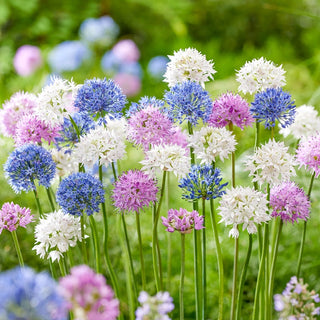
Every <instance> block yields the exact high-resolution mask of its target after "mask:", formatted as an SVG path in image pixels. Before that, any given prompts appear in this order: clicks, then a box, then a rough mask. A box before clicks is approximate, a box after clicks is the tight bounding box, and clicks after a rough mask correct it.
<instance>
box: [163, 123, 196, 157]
mask: <svg viewBox="0 0 320 320" xmlns="http://www.w3.org/2000/svg"><path fill="white" fill-rule="evenodd" d="M168 138H169V139H168V140H167V142H166V143H167V144H176V145H178V146H180V147H182V148H185V150H186V155H187V156H188V155H189V153H190V148H189V142H188V135H187V134H186V133H185V132H184V131H181V128H180V127H178V126H173V127H172V128H171V135H170V136H169V137H168Z"/></svg>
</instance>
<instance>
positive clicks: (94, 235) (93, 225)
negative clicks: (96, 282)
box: [89, 215, 101, 273]
mask: <svg viewBox="0 0 320 320" xmlns="http://www.w3.org/2000/svg"><path fill="white" fill-rule="evenodd" d="M89 220H90V226H91V232H92V238H93V248H94V256H95V260H96V272H97V273H101V260H100V249H99V236H98V231H97V225H96V222H95V220H94V217H93V216H92V215H90V216H89Z"/></svg>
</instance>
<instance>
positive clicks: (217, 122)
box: [208, 92, 254, 130]
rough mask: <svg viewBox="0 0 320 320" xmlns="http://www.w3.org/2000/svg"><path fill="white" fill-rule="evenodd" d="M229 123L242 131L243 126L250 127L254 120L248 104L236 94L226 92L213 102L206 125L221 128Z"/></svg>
mask: <svg viewBox="0 0 320 320" xmlns="http://www.w3.org/2000/svg"><path fill="white" fill-rule="evenodd" d="M230 122H231V123H233V125H235V126H237V127H239V128H241V129H242V130H243V128H244V126H250V125H251V124H252V122H254V119H253V117H252V115H251V114H250V112H249V104H248V102H247V101H246V100H245V99H243V98H242V97H241V96H239V95H238V94H232V93H231V92H228V93H225V94H223V95H221V96H220V97H219V98H218V99H216V100H215V101H214V102H213V106H212V112H211V115H210V117H209V120H208V123H209V124H210V125H211V126H213V127H220V128H221V127H225V126H226V125H228V124H229V123H230Z"/></svg>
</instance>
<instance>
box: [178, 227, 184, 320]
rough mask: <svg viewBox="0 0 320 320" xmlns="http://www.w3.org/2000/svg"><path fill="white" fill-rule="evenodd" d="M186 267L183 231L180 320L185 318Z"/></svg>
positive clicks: (182, 235)
mask: <svg viewBox="0 0 320 320" xmlns="http://www.w3.org/2000/svg"><path fill="white" fill-rule="evenodd" d="M184 269H185V234H183V233H181V271H180V287H179V302H180V320H183V319H184V302H183V290H184Z"/></svg>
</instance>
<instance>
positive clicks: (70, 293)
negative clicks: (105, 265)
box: [59, 265, 120, 320]
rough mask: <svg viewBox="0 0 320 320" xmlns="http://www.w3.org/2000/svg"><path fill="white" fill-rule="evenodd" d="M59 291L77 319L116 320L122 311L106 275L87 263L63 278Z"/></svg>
mask: <svg viewBox="0 0 320 320" xmlns="http://www.w3.org/2000/svg"><path fill="white" fill-rule="evenodd" d="M59 291H60V293H61V295H62V296H63V297H64V298H65V299H66V300H67V301H68V308H69V310H71V311H72V312H73V313H74V316H75V318H76V319H86V320H106V319H108V320H115V319H117V317H118V315H119V313H120V312H119V301H118V299H115V298H114V293H113V291H112V289H111V287H110V286H108V285H107V284H106V279H105V278H104V276H103V275H101V274H96V273H95V272H94V271H93V270H92V269H90V268H89V267H88V266H87V265H80V266H76V267H73V268H72V269H71V273H70V275H67V276H65V277H63V278H61V279H60V280H59Z"/></svg>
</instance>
